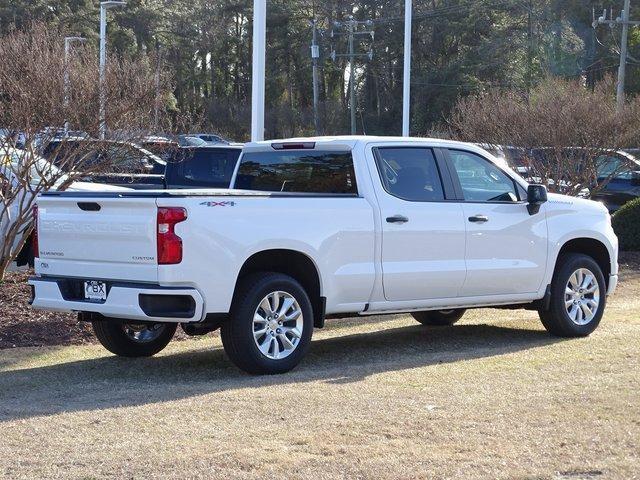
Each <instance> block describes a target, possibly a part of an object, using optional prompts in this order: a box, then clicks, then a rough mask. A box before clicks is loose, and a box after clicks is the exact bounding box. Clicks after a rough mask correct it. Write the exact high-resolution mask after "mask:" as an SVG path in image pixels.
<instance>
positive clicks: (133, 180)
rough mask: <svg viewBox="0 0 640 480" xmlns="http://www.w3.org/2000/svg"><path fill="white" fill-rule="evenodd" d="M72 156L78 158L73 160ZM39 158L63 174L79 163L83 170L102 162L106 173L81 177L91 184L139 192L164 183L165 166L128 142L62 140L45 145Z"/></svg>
mask: <svg viewBox="0 0 640 480" xmlns="http://www.w3.org/2000/svg"><path fill="white" fill-rule="evenodd" d="M74 155H78V156H82V158H78V159H75V158H74ZM42 156H43V157H45V158H46V159H47V160H49V161H51V162H52V163H53V164H55V165H56V166H58V167H59V168H61V169H63V170H67V169H69V167H70V166H72V167H75V165H77V164H78V163H79V162H80V163H82V165H83V166H87V167H88V166H92V165H96V164H98V163H101V162H105V164H106V165H108V166H109V171H106V172H105V171H99V172H96V173H92V174H87V176H86V177H84V178H85V180H87V181H90V182H93V183H104V184H109V185H116V186H122V187H128V188H133V189H136V190H143V189H150V188H161V187H162V185H163V182H164V170H165V167H166V162H165V161H164V160H162V159H161V158H160V157H158V156H157V155H154V154H153V153H151V152H150V151H148V150H145V149H144V148H141V147H139V146H137V145H135V144H134V143H130V142H121V141H111V140H93V139H84V138H78V139H75V138H65V139H63V140H54V141H51V142H49V143H48V144H47V145H46V146H44V147H43V149H42Z"/></svg>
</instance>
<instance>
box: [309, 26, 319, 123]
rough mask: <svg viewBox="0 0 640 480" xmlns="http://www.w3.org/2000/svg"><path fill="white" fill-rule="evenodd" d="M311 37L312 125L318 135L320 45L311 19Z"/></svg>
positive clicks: (316, 30) (315, 27)
mask: <svg viewBox="0 0 640 480" xmlns="http://www.w3.org/2000/svg"><path fill="white" fill-rule="evenodd" d="M311 26H312V28H313V37H312V40H311V61H312V62H313V127H314V129H315V132H316V135H320V120H319V119H318V58H320V47H319V46H318V28H317V20H316V19H315V18H314V19H313V20H312V21H311Z"/></svg>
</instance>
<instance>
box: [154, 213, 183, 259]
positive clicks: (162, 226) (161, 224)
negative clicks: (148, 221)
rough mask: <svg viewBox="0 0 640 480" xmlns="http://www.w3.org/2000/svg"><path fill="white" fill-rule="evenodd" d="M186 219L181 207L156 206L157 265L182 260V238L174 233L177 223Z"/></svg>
mask: <svg viewBox="0 0 640 480" xmlns="http://www.w3.org/2000/svg"><path fill="white" fill-rule="evenodd" d="M186 219H187V211H186V210H185V209H184V208H181V207H159V208H158V230H157V239H158V265H173V264H176V263H180V262H181V261H182V239H181V238H180V237H179V236H178V235H176V233H175V226H176V224H177V223H180V222H184V221H185V220H186Z"/></svg>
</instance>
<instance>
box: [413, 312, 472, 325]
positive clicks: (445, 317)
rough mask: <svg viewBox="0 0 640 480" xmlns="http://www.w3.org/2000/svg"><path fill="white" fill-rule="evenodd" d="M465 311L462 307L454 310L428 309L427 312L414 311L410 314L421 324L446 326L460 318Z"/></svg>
mask: <svg viewBox="0 0 640 480" xmlns="http://www.w3.org/2000/svg"><path fill="white" fill-rule="evenodd" d="M465 311H466V310H465V309H464V308H458V309H455V310H430V311H427V312H414V313H412V314H411V316H412V317H413V318H415V319H416V320H417V321H418V322H420V323H421V324H423V325H431V326H438V327H446V326H449V325H453V324H454V323H456V322H457V321H458V320H460V319H461V318H462V316H463V315H464V312H465Z"/></svg>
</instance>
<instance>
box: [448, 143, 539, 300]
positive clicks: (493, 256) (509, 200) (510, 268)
mask: <svg viewBox="0 0 640 480" xmlns="http://www.w3.org/2000/svg"><path fill="white" fill-rule="evenodd" d="M448 153H449V159H450V165H451V170H452V174H453V176H454V179H453V180H454V183H457V185H456V188H457V189H458V191H459V196H462V197H463V198H464V201H463V202H462V207H463V215H464V222H465V224H466V231H467V233H466V251H465V258H466V267H467V276H466V280H465V282H464V286H463V287H462V290H461V296H463V297H475V296H482V295H508V294H524V293H533V292H537V291H538V290H539V289H540V286H541V284H542V281H543V279H544V275H545V271H546V263H547V222H546V218H545V213H544V206H543V207H542V209H541V210H540V211H539V212H538V213H536V214H535V215H530V214H529V212H528V210H527V204H526V198H524V195H525V193H526V192H524V189H523V188H522V187H519V186H518V185H517V183H516V182H515V181H514V180H513V179H512V178H511V177H510V176H509V175H507V174H506V173H505V172H504V171H503V170H501V169H500V168H498V167H497V166H496V165H494V164H493V163H492V162H490V161H489V160H487V159H485V158H483V157H481V156H480V155H477V154H475V153H472V152H467V151H463V150H449V151H448Z"/></svg>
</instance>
